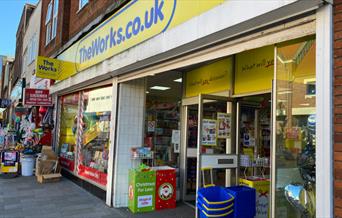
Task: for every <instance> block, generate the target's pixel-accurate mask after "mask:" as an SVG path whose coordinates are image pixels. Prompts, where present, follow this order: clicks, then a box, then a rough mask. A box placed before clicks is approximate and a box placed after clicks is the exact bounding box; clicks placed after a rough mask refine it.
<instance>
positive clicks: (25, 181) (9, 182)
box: [0, 177, 194, 218]
mask: <svg viewBox="0 0 342 218" xmlns="http://www.w3.org/2000/svg"><path fill="white" fill-rule="evenodd" d="M7 217H8V218H64V217H65V218H72V217H77V218H159V217H161V218H192V217H194V210H193V209H191V208H189V207H187V206H186V205H184V204H179V205H178V206H177V208H176V209H172V210H163V211H155V212H151V213H144V214H132V213H131V212H129V210H128V209H127V208H120V209H117V208H109V207H107V206H106V205H105V202H103V201H102V200H100V199H98V198H97V197H95V196H93V195H92V194H90V193H89V192H87V191H85V190H84V189H82V188H80V187H79V186H77V185H75V184H74V183H72V182H71V181H69V180H67V179H62V180H61V181H60V182H58V183H50V184H49V183H48V184H38V183H37V182H36V180H35V177H18V178H14V179H2V178H1V177H0V218H7Z"/></svg>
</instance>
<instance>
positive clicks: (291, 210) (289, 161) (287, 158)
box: [275, 39, 316, 217]
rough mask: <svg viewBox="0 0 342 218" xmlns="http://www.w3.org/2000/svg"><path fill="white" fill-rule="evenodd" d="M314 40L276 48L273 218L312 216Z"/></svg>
mask: <svg viewBox="0 0 342 218" xmlns="http://www.w3.org/2000/svg"><path fill="white" fill-rule="evenodd" d="M315 53H316V52H315V40H314V39H307V40H306V41H296V42H294V43H291V44H290V43H287V44H286V45H282V46H279V47H278V48H277V60H276V64H277V72H276V75H277V77H276V81H277V82H276V123H275V125H276V149H275V151H276V156H275V158H276V159H275V160H276V161H275V164H276V165H275V166H276V176H275V177H276V178H275V181H276V184H275V187H276V193H275V213H276V217H314V216H315V202H316V199H315V198H316V196H315V182H316V180H315V174H316V166H315V153H316V152H315V151H316V149H315V144H316V143H315V127H316V124H315V112H316V91H315V90H316V87H315V83H316V73H315V72H316V69H315V62H316V61H315Z"/></svg>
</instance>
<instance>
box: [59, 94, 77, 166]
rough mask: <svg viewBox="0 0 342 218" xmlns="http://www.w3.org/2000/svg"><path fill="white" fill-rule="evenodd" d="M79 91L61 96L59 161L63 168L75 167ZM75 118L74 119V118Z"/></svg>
mask: <svg viewBox="0 0 342 218" xmlns="http://www.w3.org/2000/svg"><path fill="white" fill-rule="evenodd" d="M78 103H79V93H75V94H70V95H67V96H63V97H61V119H60V138H59V146H60V147H59V156H60V158H59V161H60V164H61V166H62V167H63V168H64V169H67V170H69V171H71V172H73V171H74V169H75V155H74V154H75V153H74V152H75V150H76V148H75V147H76V130H75V122H76V125H77V114H78ZM75 118H76V119H75Z"/></svg>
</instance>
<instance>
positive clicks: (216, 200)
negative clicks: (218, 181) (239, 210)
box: [197, 186, 234, 218]
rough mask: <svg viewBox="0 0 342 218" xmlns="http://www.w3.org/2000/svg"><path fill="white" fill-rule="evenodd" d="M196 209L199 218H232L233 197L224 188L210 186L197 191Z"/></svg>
mask: <svg viewBox="0 0 342 218" xmlns="http://www.w3.org/2000/svg"><path fill="white" fill-rule="evenodd" d="M197 207H198V210H199V214H200V217H201V218H205V217H222V218H232V217H234V213H233V212H234V196H233V195H232V194H230V193H229V192H227V191H226V190H225V188H223V187H218V186H212V187H206V188H201V189H199V190H198V199H197Z"/></svg>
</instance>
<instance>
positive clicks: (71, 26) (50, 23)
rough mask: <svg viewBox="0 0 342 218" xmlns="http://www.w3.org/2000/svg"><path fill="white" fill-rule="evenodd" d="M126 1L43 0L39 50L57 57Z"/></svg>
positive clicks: (45, 54) (44, 54)
mask: <svg viewBox="0 0 342 218" xmlns="http://www.w3.org/2000/svg"><path fill="white" fill-rule="evenodd" d="M125 2H126V0H115V1H113V0H88V1H84V0H83V1H81V0H80V1H78V0H42V19H41V31H40V43H39V54H40V55H42V56H46V57H50V56H51V57H55V56H56V55H57V54H58V53H60V52H61V51H62V50H64V49H66V48H67V47H69V46H70V45H71V44H73V43H74V42H75V41H76V40H77V39H78V38H79V37H80V36H82V35H84V34H85V33H87V32H89V31H90V30H91V29H92V28H94V27H95V26H96V25H97V24H99V23H100V22H101V21H103V20H104V19H105V18H107V17H108V16H109V15H111V14H113V13H114V12H115V11H116V10H118V9H119V8H120V6H122V5H123V3H125ZM47 15H48V16H47Z"/></svg>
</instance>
